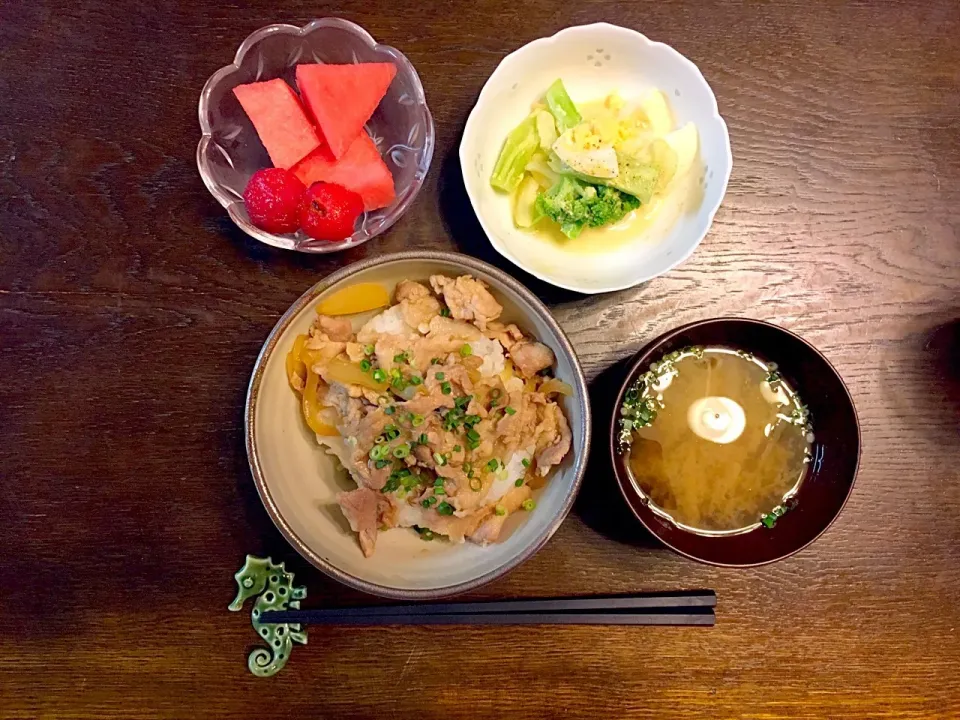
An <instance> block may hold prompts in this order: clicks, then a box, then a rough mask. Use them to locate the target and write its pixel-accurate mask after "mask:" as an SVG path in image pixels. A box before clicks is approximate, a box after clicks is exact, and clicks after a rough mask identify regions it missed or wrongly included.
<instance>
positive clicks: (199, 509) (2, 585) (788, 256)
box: [0, 0, 960, 720]
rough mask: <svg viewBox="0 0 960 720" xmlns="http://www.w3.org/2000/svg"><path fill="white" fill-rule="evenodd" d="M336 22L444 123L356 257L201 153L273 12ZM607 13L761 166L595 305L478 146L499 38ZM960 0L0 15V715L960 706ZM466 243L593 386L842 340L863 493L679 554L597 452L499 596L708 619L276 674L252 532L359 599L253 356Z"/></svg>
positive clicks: (749, 713)
mask: <svg viewBox="0 0 960 720" xmlns="http://www.w3.org/2000/svg"><path fill="white" fill-rule="evenodd" d="M331 14H336V15H340V16H343V17H346V18H349V19H351V20H354V21H356V22H358V23H360V24H362V25H363V26H364V27H365V28H367V29H368V30H369V31H370V32H371V33H372V34H373V35H374V36H375V37H376V38H378V39H380V40H383V41H386V42H389V43H391V44H393V45H396V46H397V47H399V48H400V49H402V50H403V51H404V52H405V53H406V54H407V55H408V56H409V57H410V59H411V60H412V61H413V63H414V64H415V65H416V67H417V70H418V71H419V73H420V75H421V78H422V79H423V82H424V85H425V87H426V91H427V96H428V100H429V103H430V107H431V109H432V111H433V113H434V116H435V118H436V123H437V152H436V155H435V158H434V165H433V167H432V169H431V171H430V175H429V177H428V180H427V184H426V187H425V189H424V191H423V193H422V194H421V196H420V197H419V198H418V199H417V201H416V203H415V204H414V206H413V207H412V208H411V210H410V212H409V213H408V214H407V215H406V216H405V217H404V218H403V219H402V220H401V221H400V223H399V224H398V225H397V226H396V227H394V228H393V229H392V230H391V231H390V232H389V234H388V235H387V236H386V237H384V238H382V239H381V240H378V241H375V242H372V243H370V244H368V245H365V246H363V247H361V248H358V249H356V250H354V251H351V252H348V253H345V254H343V255H340V256H336V257H324V258H320V257H308V256H304V255H298V254H292V253H286V252H280V251H275V250H272V249H270V248H267V247H265V246H261V245H258V244H256V243H255V242H253V241H251V240H249V239H248V238H246V237H245V236H244V235H242V234H241V233H240V232H239V231H238V230H236V229H235V228H234V227H233V226H232V225H231V223H230V221H229V220H228V218H227V217H226V215H225V214H224V212H223V211H222V209H221V208H220V206H219V205H218V204H217V203H216V202H215V201H214V200H213V198H212V197H210V195H209V194H208V193H207V192H206V190H205V189H204V187H203V185H202V183H201V181H200V178H199V177H198V174H197V170H196V166H195V163H194V150H195V143H196V141H197V139H198V137H199V128H198V124H197V114H196V104H197V98H198V95H199V92H200V88H201V87H202V85H203V83H204V82H205V80H206V78H207V77H208V76H209V75H210V74H211V73H213V72H214V71H215V70H216V69H217V68H219V67H220V66H222V65H224V64H226V63H227V62H229V60H230V58H231V57H232V56H233V53H234V51H235V50H236V47H237V46H238V45H239V43H240V42H241V41H242V40H243V38H244V37H246V36H247V34H249V33H250V32H252V31H253V30H255V29H257V28H258V27H260V26H262V25H265V24H269V23H271V22H277V21H290V22H295V23H298V24H301V23H304V22H306V21H308V20H310V19H312V18H313V17H321V16H324V15H331ZM595 20H609V21H613V22H617V23H620V24H623V25H627V26H630V27H635V28H637V29H639V30H641V31H643V32H645V33H646V34H648V35H649V36H650V37H652V38H654V39H657V40H662V41H665V42H667V43H669V44H671V45H673V46H674V47H676V48H677V49H678V50H679V51H680V52H682V53H684V54H685V55H686V56H688V57H689V58H691V59H692V60H693V61H694V62H696V63H697V65H698V66H699V67H700V68H701V69H702V71H703V73H704V74H705V76H706V78H707V79H708V81H709V82H710V83H711V85H712V87H713V89H714V91H715V93H716V95H717V98H718V100H719V105H720V111H721V113H722V114H723V115H724V117H725V118H726V120H727V123H728V124H729V127H730V136H731V141H732V145H733V149H734V157H735V163H734V171H733V177H732V179H731V181H730V187H729V191H728V193H727V196H726V200H725V202H724V205H723V207H722V208H721V210H720V212H719V214H718V215H717V218H716V222H715V223H714V226H713V229H712V230H711V232H710V234H709V235H708V237H707V238H706V240H705V241H704V242H703V244H702V245H701V247H700V248H699V249H698V250H697V252H696V253H695V254H694V256H693V257H692V258H691V259H690V260H688V261H687V262H686V263H685V264H684V265H683V266H681V267H680V268H678V269H676V270H675V271H673V272H671V273H668V274H667V275H666V276H664V277H661V278H658V279H656V280H654V281H652V282H649V283H647V284H644V285H643V286H641V287H637V288H634V289H631V290H628V291H624V292H619V293H613V294H609V295H603V296H597V297H579V296H576V295H573V294H570V293H564V292H562V291H557V290H554V289H551V288H548V287H545V286H543V285H542V284H539V283H537V282H535V281H533V280H532V279H530V278H528V277H526V276H524V275H523V274H522V273H520V272H519V271H517V270H516V269H515V268H513V267H512V266H509V265H508V264H505V261H502V260H500V259H499V258H498V256H495V254H494V253H493V251H492V249H491V248H490V246H489V244H488V243H487V241H486V240H485V239H484V237H483V236H482V233H481V232H480V230H479V227H478V225H477V223H476V220H475V218H474V216H473V214H472V212H471V210H470V208H469V205H468V204H467V202H466V200H465V195H464V190H463V185H462V182H461V179H460V169H459V165H458V161H457V158H456V152H455V150H456V147H457V143H458V141H459V136H460V133H461V130H462V127H463V123H464V121H465V118H466V115H467V113H468V112H469V110H470V108H471V107H472V104H473V102H474V100H475V98H476V96H477V94H478V93H479V91H480V88H481V87H482V85H483V83H484V81H485V79H486V78H487V77H488V76H489V74H490V73H491V72H492V71H493V69H494V67H495V66H496V64H497V63H498V62H499V61H500V59H501V58H502V57H503V56H504V55H505V54H506V53H508V52H509V51H511V50H513V49H515V48H517V47H519V46H520V45H522V44H524V43H526V42H528V41H530V40H533V39H535V38H537V37H540V36H543V35H547V34H551V33H553V32H555V31H556V30H558V29H560V28H561V27H564V26H566V25H570V24H576V23H583V22H590V21H595ZM958 38H960V4H958V3H957V2H956V0H930V1H929V2H923V1H921V0H916V1H915V2H896V3H894V2H880V1H877V2H850V3H844V2H839V1H836V0H834V1H830V2H809V1H808V0H790V1H789V2H764V3H749V2H730V3H720V2H712V1H702V2H694V1H692V0H691V1H690V2H675V1H673V0H661V1H660V2H656V3H654V2H617V3H615V2H601V1H599V0H579V1H578V2H575V3H559V2H552V1H551V0H529V1H528V2H526V3H516V2H508V1H507V0H469V1H468V0H447V1H446V2H444V3H442V4H441V3H430V2H422V1H421V2H417V1H415V0H409V1H406V0H394V1H393V2H385V1H383V0H381V1H378V2H377V1H374V0H365V1H359V0H358V1H354V0H344V1H343V2H340V3H337V4H331V3H326V2H319V1H314V2H310V3H306V2H300V1H290V2H285V3H280V4H277V3H267V2H262V1H261V0H250V1H249V2H214V1H212V0H196V1H195V2H189V3H187V2H180V3H174V2H159V3H147V2H134V1H133V0H117V1H115V2H105V1H103V0H101V1H100V2H96V1H95V0H78V1H77V2H74V3H54V2H49V1H40V2H27V1H26V0H9V1H8V2H4V3H2V4H0V97H2V98H3V100H2V102H0V378H2V379H0V427H2V441H0V479H2V486H0V611H2V622H0V717H2V718H98V719H99V718H126V719H135V718H191V719H195V718H226V717H230V718H247V717H249V718H267V717H277V718H281V717H282V718H304V719H306V718H311V719H312V718H338V719H339V718H424V719H427V718H444V719H445V720H453V719H457V718H511V719H518V720H520V719H532V718H574V717H584V718H588V717H589V718H628V717H629V718H657V719H661V718H673V717H677V718H680V717H682V718H692V717H698V718H710V719H715V718H754V719H758V720H759V719H763V720H773V719H776V718H803V719H807V718H810V719H813V718H829V719H831V720H843V719H850V720H853V719H860V718H957V717H960V628H958V626H960V609H958V603H957V598H958V595H960V520H958V518H960V470H958V468H960V436H958V425H960V323H958V320H960V236H958V230H960V41H958ZM425 247H430V248H447V249H451V248H459V249H460V250H462V251H464V252H468V253H472V254H475V255H478V256H480V257H482V258H484V259H488V260H492V261H493V262H495V263H497V264H498V265H500V266H501V267H504V269H506V270H507V271H508V272H512V273H513V274H514V275H516V276H517V277H519V278H520V279H521V280H523V281H524V282H527V283H528V284H530V285H531V287H533V288H534V289H535V290H536V291H537V292H538V293H540V294H541V295H542V296H544V297H546V298H547V299H548V301H549V302H550V303H551V305H552V307H553V308H554V310H555V312H556V315H557V317H558V318H559V320H560V322H561V324H562V325H563V326H564V328H565V329H566V330H567V332H568V333H569V334H570V336H571V338H572V340H573V343H574V345H575V346H576V348H577V350H578V352H579V353H580V357H581V359H582V361H583V363H584V366H585V368H586V370H587V372H588V374H589V375H590V377H591V379H592V380H593V383H594V393H593V394H594V395H595V396H596V397H595V400H596V401H597V402H596V408H597V415H598V428H600V432H602V428H603V426H604V425H605V423H606V422H607V418H606V417H604V416H603V414H602V411H601V408H603V398H604V397H605V393H604V388H606V387H608V386H609V384H610V383H613V382H616V379H617V375H618V372H619V369H618V365H617V363H618V362H620V361H622V360H623V359H625V358H627V357H629V356H630V355H631V354H632V353H633V352H635V351H636V350H637V349H638V348H639V347H641V345H642V344H644V343H645V342H646V341H648V340H650V339H651V338H652V337H653V336H655V335H657V334H659V333H661V332H662V331H665V330H667V329H670V328H672V327H675V326H676V325H678V324H680V323H683V322H686V321H689V320H695V319H699V318H705V317H712V316H719V315H740V316H749V317H756V318H761V319H765V320H770V321H773V322H776V323H778V324H781V325H783V326H784V327H787V328H789V329H791V330H794V331H796V332H798V333H800V334H801V335H803V336H804V337H805V338H807V339H808V340H810V341H811V342H813V343H814V344H815V345H817V346H818V347H819V348H820V349H821V350H823V352H824V353H825V354H826V355H827V357H828V358H829V359H830V360H831V362H833V363H834V365H835V366H836V367H837V368H838V370H839V372H840V373H841V375H842V376H843V377H844V378H845V380H846V381H847V383H848V384H849V387H850V390H851V392H852V394H853V397H854V399H855V401H856V404H857V409H858V411H859V415H860V420H861V423H862V431H863V460H862V464H861V471H860V476H859V479H858V482H857V485H856V488H855V490H854V493H853V496H852V498H851V500H850V503H849V504H848V505H847V508H846V510H845V511H844V513H843V514H842V515H841V517H840V518H839V520H838V521H837V523H836V524H835V525H834V526H833V527H832V528H831V529H830V530H829V531H828V532H827V533H826V534H825V535H824V536H823V537H822V538H821V539H820V540H819V541H818V542H817V543H816V544H814V545H813V546H811V547H810V548H808V549H807V550H805V551H804V552H802V553H800V554H799V555H796V556H794V557H792V558H790V559H788V560H785V561H783V562H781V563H777V564H774V565H771V566H768V567H763V568H758V569H753V570H729V569H716V568H710V567H705V566H701V565H698V564H695V563H692V562H690V561H687V560H684V559H682V558H680V557H678V556H676V555H674V554H672V553H670V552H669V551H667V550H665V549H663V548H661V547H657V546H656V545H655V544H653V543H652V542H651V541H650V540H649V539H648V538H646V537H645V536H644V535H643V534H642V533H641V532H640V530H639V528H638V526H637V525H636V524H635V523H633V522H632V521H631V520H630V518H628V517H625V510H624V508H623V506H622V501H621V500H620V499H619V497H618V496H616V495H615V494H614V491H613V490H612V489H611V488H612V486H611V485H610V484H609V483H610V478H609V474H608V472H607V471H606V468H605V467H604V463H603V461H602V457H600V456H602V452H603V448H602V445H601V444H600V443H598V446H597V447H596V448H595V451H596V452H595V458H594V462H593V464H592V465H591V469H590V472H589V474H588V476H587V478H586V480H585V490H584V493H583V494H582V496H581V499H580V501H579V502H578V505H577V508H576V510H575V512H574V513H573V514H572V515H571V516H570V517H569V519H568V520H567V521H566V522H565V523H564V525H563V527H562V528H561V530H560V531H559V532H558V534H557V535H556V536H555V538H554V539H553V540H552V541H551V542H550V543H549V545H548V546H547V547H546V548H545V549H544V550H543V551H542V552H540V553H539V554H538V555H537V556H536V557H535V558H534V559H533V560H531V561H530V562H528V563H527V564H525V565H524V566H522V567H521V568H519V569H518V570H516V571H515V572H513V573H512V574H511V575H509V576H508V577H507V578H505V579H503V580H502V581H500V582H497V583H495V584H493V585H490V586H489V587H487V588H485V589H484V590H483V591H481V592H477V593H474V594H473V596H474V597H520V596H537V595H559V594H587V593H599V592H625V591H633V590H641V589H676V588H698V587H710V588H715V589H716V590H717V593H718V595H719V608H718V618H719V621H718V625H717V626H716V628H714V629H711V630H701V629H675V628H674V629H671V628H637V629H624V628H610V629H604V628H513V629H510V628H500V629H498V628H490V629H482V628H474V629H453V628H448V629H437V628H419V629H403V628H397V629H377V628H372V629H358V628H339V629H338V628H329V629H319V628H315V629H311V630H310V635H309V637H310V639H309V643H310V644H309V645H308V646H306V647H301V648H297V649H296V651H295V652H294V654H293V658H292V660H291V662H290V664H289V666H288V667H287V668H286V669H285V670H283V672H282V673H281V674H280V675H279V676H277V677H276V678H274V679H271V680H259V679H256V678H254V677H252V676H251V675H250V674H249V673H248V672H247V669H246V664H245V661H246V654H247V652H248V651H249V649H250V648H251V646H252V645H253V644H254V641H255V637H254V635H253V633H252V630H251V628H250V625H249V616H248V615H247V614H246V613H244V614H231V613H228V612H227V611H226V605H227V603H228V602H229V601H230V600H231V599H232V596H233V594H234V585H233V578H232V574H233V573H234V572H235V571H236V569H237V568H238V567H239V566H240V564H241V563H242V561H243V556H244V554H246V553H248V552H249V553H254V554H263V555H267V554H269V555H272V556H273V557H274V558H275V559H283V560H285V561H287V563H288V566H290V567H292V568H293V569H294V570H295V571H296V573H297V579H298V580H299V581H302V582H304V583H305V584H306V585H307V586H308V588H309V595H308V597H309V599H310V602H311V604H316V605H320V604H323V603H347V602H351V601H359V600H362V599H363V598H361V597H360V596H358V595H357V594H355V593H352V592H351V591H348V590H346V589H345V588H343V587H340V586H338V585H337V584H335V583H334V582H332V581H329V580H327V579H325V578H324V577H323V576H322V575H321V574H320V573H319V572H318V571H315V570H313V569H312V568H310V567H309V566H308V565H307V564H306V563H305V562H304V561H302V560H301V559H299V557H298V556H297V555H296V553H295V552H294V551H293V550H292V549H291V548H290V547H289V546H288V545H286V543H285V542H284V541H283V540H282V538H281V537H280V535H279V533H278V532H277V531H276V530H275V529H274V527H273V526H272V524H271V522H270V520H269V518H268V517H267V514H266V512H265V511H264V510H263V508H262V506H261V505H260V503H259V500H258V498H257V496H256V493H255V491H254V488H253V485H252V481H251V478H250V474H249V470H248V467H247V459H246V454H245V451H244V447H243V440H242V434H241V427H242V406H243V400H244V392H245V389H246V384H247V380H248V377H249V372H250V369H251V367H252V365H253V362H254V359H255V357H256V355H257V352H258V350H259V348H260V345H261V343H262V342H263V340H264V338H265V337H266V335H267V333H268V331H269V330H270V328H271V327H272V326H273V324H274V322H275V321H276V320H277V318H278V317H279V316H280V314H281V313H282V312H283V311H284V310H285V309H286V308H287V306H288V305H289V304H290V303H291V302H292V301H293V300H294V299H295V298H296V297H297V296H298V295H299V294H300V293H301V292H302V291H303V290H305V289H306V288H307V287H308V286H310V285H311V284H312V283H313V282H315V281H316V280H317V279H318V278H320V277H322V276H324V275H325V274H327V273H329V272H330V271H332V270H333V269H335V268H339V267H341V266H343V265H344V264H346V263H349V262H352V261H354V260H357V259H359V258H363V257H367V256H369V255H371V254H375V253H383V252H388V251H394V250H401V249H405V248H425Z"/></svg>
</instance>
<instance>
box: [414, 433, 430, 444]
mask: <svg viewBox="0 0 960 720" xmlns="http://www.w3.org/2000/svg"><path fill="white" fill-rule="evenodd" d="M429 439H430V438H428V437H427V434H426V433H420V437H418V438H417V442H418V443H420V444H421V445H426V444H427V441H428V440H429Z"/></svg>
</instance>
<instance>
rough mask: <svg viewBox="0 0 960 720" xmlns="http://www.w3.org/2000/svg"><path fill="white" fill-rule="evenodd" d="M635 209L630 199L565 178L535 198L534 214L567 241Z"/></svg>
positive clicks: (631, 197) (627, 196) (626, 196)
mask: <svg viewBox="0 0 960 720" xmlns="http://www.w3.org/2000/svg"><path fill="white" fill-rule="evenodd" d="M638 207H640V201H639V200H637V198H635V197H633V196H632V195H628V194H627V193H623V192H620V191H619V190H617V189H615V188H612V187H607V186H606V185H590V184H588V183H585V182H583V181H581V180H578V179H577V178H573V177H567V176H564V177H562V178H561V179H560V181H559V182H558V183H557V184H556V185H554V186H553V187H551V188H550V189H549V190H547V191H546V192H544V193H541V194H540V195H539V196H538V197H537V210H538V211H539V212H541V213H543V214H544V215H546V216H547V217H549V218H550V219H551V220H553V221H554V222H556V223H557V224H558V225H559V226H560V230H561V231H562V232H563V234H564V235H566V236H567V237H568V238H571V239H572V238H575V237H577V236H578V235H579V234H580V233H581V231H582V230H583V228H585V227H588V226H589V227H600V226H601V225H607V224H609V223H614V222H617V221H618V220H620V219H621V218H622V217H623V216H624V215H626V214H627V213H628V212H630V211H631V210H636V209H637V208H638Z"/></svg>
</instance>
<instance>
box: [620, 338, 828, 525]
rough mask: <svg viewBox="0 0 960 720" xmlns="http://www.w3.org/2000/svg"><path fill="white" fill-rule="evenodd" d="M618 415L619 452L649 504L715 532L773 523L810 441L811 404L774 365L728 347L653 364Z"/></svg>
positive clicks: (798, 478) (802, 467)
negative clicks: (798, 394) (619, 428)
mask: <svg viewBox="0 0 960 720" xmlns="http://www.w3.org/2000/svg"><path fill="white" fill-rule="evenodd" d="M621 415H622V419H621V435H620V441H621V451H622V452H625V453H628V457H627V462H626V465H627V466H628V469H629V472H630V474H631V476H632V479H633V482H634V484H635V486H636V487H637V488H638V489H639V490H640V492H641V494H642V495H643V496H644V497H645V499H647V500H648V501H649V504H650V507H651V508H652V509H653V510H654V511H655V512H657V513H658V514H660V515H662V516H664V517H667V518H669V519H670V520H672V521H673V522H674V523H676V524H678V525H681V526H683V527H686V528H687V529H690V530H694V531H698V532H704V533H708V534H727V533H736V532H743V531H746V530H749V529H751V528H754V527H757V525H758V524H761V523H762V524H763V525H765V526H767V527H771V526H772V525H773V524H775V522H776V519H777V518H778V517H780V515H782V514H783V513H784V512H785V511H786V509H787V508H788V507H789V506H790V504H791V500H792V496H793V495H794V494H795V493H796V492H797V490H798V489H799V487H800V483H801V482H802V480H803V476H804V474H805V472H806V468H807V464H808V462H809V458H810V448H811V444H812V442H813V429H812V427H811V425H810V419H809V416H808V413H807V410H806V408H805V406H804V405H803V404H802V403H801V401H800V399H799V397H797V394H796V392H795V391H794V389H793V388H792V387H790V385H789V384H788V383H787V382H786V381H785V380H784V379H783V378H782V377H781V376H780V374H779V373H778V372H777V366H776V365H775V364H773V363H767V362H764V361H762V360H760V359H759V358H757V357H754V356H753V355H751V354H749V353H745V352H741V351H738V350H735V349H730V348H725V347H707V348H686V349H684V350H680V351H677V352H674V353H671V354H669V355H667V356H665V357H664V358H663V359H662V360H661V361H659V362H657V363H654V364H653V365H652V366H651V368H650V371H649V372H647V373H645V374H644V375H643V376H642V377H641V378H640V379H639V380H638V381H637V383H636V384H635V385H634V386H633V387H632V388H631V389H630V391H629V392H628V393H627V399H626V402H625V403H624V406H623V408H621Z"/></svg>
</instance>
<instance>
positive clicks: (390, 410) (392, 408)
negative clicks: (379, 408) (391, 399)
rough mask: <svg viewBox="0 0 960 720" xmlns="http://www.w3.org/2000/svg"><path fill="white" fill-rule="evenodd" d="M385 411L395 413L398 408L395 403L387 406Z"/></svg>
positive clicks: (388, 413) (389, 413)
mask: <svg viewBox="0 0 960 720" xmlns="http://www.w3.org/2000/svg"><path fill="white" fill-rule="evenodd" d="M383 411H384V412H385V413H386V414H387V415H393V414H394V413H395V412H396V411H397V409H396V408H395V407H394V406H393V405H390V406H389V407H385V408H384V409H383Z"/></svg>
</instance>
